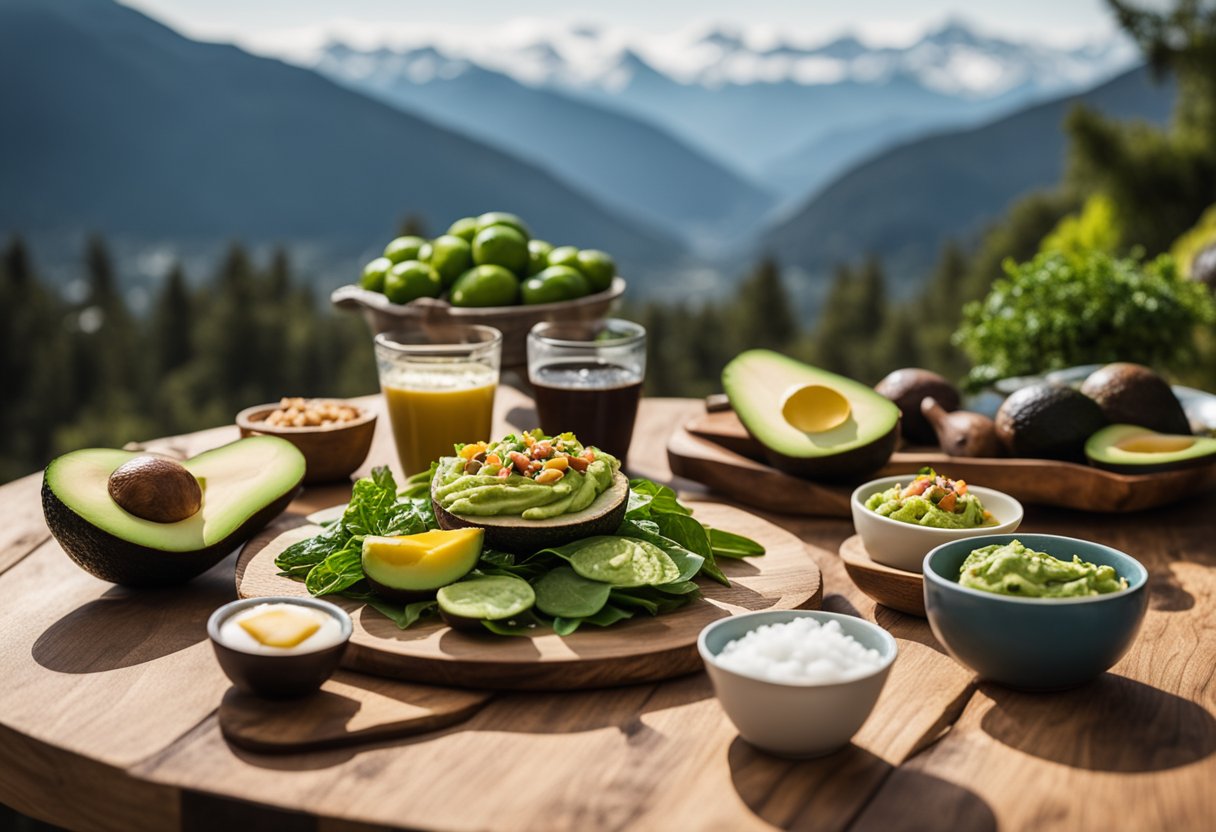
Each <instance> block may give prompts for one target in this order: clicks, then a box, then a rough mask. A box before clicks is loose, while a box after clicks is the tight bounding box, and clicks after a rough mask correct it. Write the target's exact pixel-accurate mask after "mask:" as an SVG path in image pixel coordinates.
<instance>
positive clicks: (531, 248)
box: [528, 240, 553, 274]
mask: <svg viewBox="0 0 1216 832" xmlns="http://www.w3.org/2000/svg"><path fill="white" fill-rule="evenodd" d="M551 251H553V244H552V243H546V242H545V241H544V240H528V274H537V273H539V272H543V271H544V270H545V268H546V267H547V266H548V265H549V252H551Z"/></svg>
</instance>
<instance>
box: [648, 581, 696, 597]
mask: <svg viewBox="0 0 1216 832" xmlns="http://www.w3.org/2000/svg"><path fill="white" fill-rule="evenodd" d="M655 589H657V590H658V591H659V592H662V593H665V594H667V595H692V594H693V593H696V592H700V591H701V587H699V586H697V584H696V582H695V581H672V582H671V583H669V584H659V585H658V586H656V587H655Z"/></svg>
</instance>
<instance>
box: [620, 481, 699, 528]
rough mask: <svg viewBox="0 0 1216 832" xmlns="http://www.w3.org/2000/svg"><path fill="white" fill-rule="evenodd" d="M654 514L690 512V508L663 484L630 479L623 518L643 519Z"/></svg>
mask: <svg viewBox="0 0 1216 832" xmlns="http://www.w3.org/2000/svg"><path fill="white" fill-rule="evenodd" d="M655 514H692V509H690V508H687V507H686V506H684V505H681V503H680V501H679V500H678V499H677V497H676V492H675V491H673V490H671V489H670V488H668V487H667V486H665V485H659V484H658V483H657V482H651V481H650V480H644V479H632V480H630V481H629V503H628V505H627V507H626V509H625V518H626V519H628V520H644V519H649V518H650V517H652V516H653V515H655Z"/></svg>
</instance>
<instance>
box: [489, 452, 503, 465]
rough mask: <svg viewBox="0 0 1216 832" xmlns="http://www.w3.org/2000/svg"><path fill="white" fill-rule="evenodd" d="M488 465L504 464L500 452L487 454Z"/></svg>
mask: <svg viewBox="0 0 1216 832" xmlns="http://www.w3.org/2000/svg"><path fill="white" fill-rule="evenodd" d="M486 465H502V459H501V458H500V457H499V456H498V454H486Z"/></svg>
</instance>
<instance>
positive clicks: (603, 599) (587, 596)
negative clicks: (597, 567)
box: [533, 566, 612, 618]
mask: <svg viewBox="0 0 1216 832" xmlns="http://www.w3.org/2000/svg"><path fill="white" fill-rule="evenodd" d="M533 589H535V590H536V608H537V609H538V610H540V611H541V612H543V613H544V614H545V615H552V616H554V617H556V618H586V617H587V616H589V615H595V614H596V613H597V612H599V611H600V610H601V609H603V607H604V605H605V604H607V603H608V593H609V592H610V591H611V590H612V585H611V584H606V583H604V582H602V581H593V580H591V579H590V578H584V577H583V576H582V575H579V574H578V573H577V572H575V571H574V570H573V569H571V568H570V567H569V566H559V567H558V568H556V569H553V570H550V571H549V572H547V573H546V574H545V575H544V576H543V577H542V578H541V579H540V580H539V581H537V582H536V584H535V585H534V586H533Z"/></svg>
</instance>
